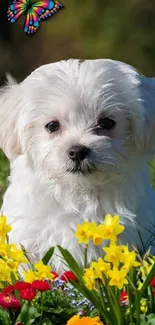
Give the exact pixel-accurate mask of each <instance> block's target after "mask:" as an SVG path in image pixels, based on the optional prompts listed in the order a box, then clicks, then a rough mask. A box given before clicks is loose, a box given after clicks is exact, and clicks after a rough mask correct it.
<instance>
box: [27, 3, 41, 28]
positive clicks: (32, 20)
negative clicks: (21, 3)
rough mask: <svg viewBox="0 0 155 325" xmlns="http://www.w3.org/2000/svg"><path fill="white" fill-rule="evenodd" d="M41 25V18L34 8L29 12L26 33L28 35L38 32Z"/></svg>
mask: <svg viewBox="0 0 155 325" xmlns="http://www.w3.org/2000/svg"><path fill="white" fill-rule="evenodd" d="M39 25H40V17H39V15H38V14H37V12H36V11H35V10H34V9H33V7H31V8H29V9H28V11H27V16H26V19H25V24H24V32H25V33H27V34H33V33H35V32H36V31H37V29H38V28H39Z"/></svg>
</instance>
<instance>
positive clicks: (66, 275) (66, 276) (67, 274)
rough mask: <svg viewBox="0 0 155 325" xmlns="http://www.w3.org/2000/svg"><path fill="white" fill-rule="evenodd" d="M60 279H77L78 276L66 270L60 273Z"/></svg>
mask: <svg viewBox="0 0 155 325" xmlns="http://www.w3.org/2000/svg"><path fill="white" fill-rule="evenodd" d="M60 280H63V281H65V282H67V281H71V280H74V281H78V278H77V277H76V275H75V274H74V273H73V272H72V271H66V272H64V273H63V274H62V275H61V277H60Z"/></svg>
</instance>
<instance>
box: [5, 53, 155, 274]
mask: <svg viewBox="0 0 155 325" xmlns="http://www.w3.org/2000/svg"><path fill="white" fill-rule="evenodd" d="M100 117H102V118H105V117H108V118H110V119H113V120H114V121H115V122H116V125H115V127H114V128H113V129H112V130H109V131H107V130H103V132H101V133H102V134H97V133H96V132H95V130H97V128H98V119H99V118H100ZM55 120H57V121H59V123H60V129H59V130H58V131H56V132H54V133H51V134H50V133H48V132H47V130H46V128H45V125H46V124H47V123H49V122H50V121H55ZM154 129H155V81H154V80H153V79H149V78H145V77H144V76H141V75H140V74H139V73H138V72H137V71H136V70H135V69H134V68H133V67H131V66H129V65H127V64H125V63H121V62H117V61H112V60H102V59H100V60H85V61H84V62H81V61H80V60H74V59H70V60H68V61H61V62H56V63H52V64H48V65H44V66H42V67H40V68H38V69H37V70H35V71H34V72H33V73H32V74H31V75H30V76H29V77H28V78H26V79H25V80H24V81H23V82H21V83H20V84H16V82H15V81H14V80H12V79H11V78H9V81H8V84H7V86H5V87H4V88H3V89H2V90H1V94H0V146H1V148H2V149H3V150H4V152H5V154H6V155H7V157H8V158H9V159H10V161H11V176H10V178H9V187H8V189H7V191H6V193H5V195H4V203H3V207H2V211H3V214H5V215H7V217H8V222H9V223H10V224H11V225H12V226H13V230H12V232H11V233H10V240H11V242H14V243H15V242H16V243H22V244H23V245H24V246H25V247H26V249H27V250H28V252H31V253H32V255H33V258H34V260H36V259H38V258H39V257H40V256H42V255H43V254H44V253H45V252H46V250H47V249H48V248H49V247H50V246H55V245H57V244H59V245H62V246H63V247H65V248H68V249H69V250H70V251H71V253H73V255H74V256H75V258H76V259H77V260H79V262H81V261H82V260H83V256H82V254H81V249H80V246H79V245H78V244H77V240H76V239H75V238H74V236H73V233H74V231H75V228H76V224H77V223H82V222H83V221H84V220H91V221H95V222H100V221H101V222H102V221H103V220H104V216H105V214H106V213H111V214H112V215H114V214H118V215H120V217H121V222H122V223H123V224H125V226H126V233H125V237H124V240H125V241H126V242H129V244H135V245H137V246H138V247H141V242H140V239H139V235H138V231H139V230H140V231H141V234H142V237H143V241H144V242H145V241H146V239H147V237H149V232H148V231H146V230H145V228H148V229H151V228H152V222H154V221H155V194H154V192H153V190H152V189H151V187H150V179H149V167H148V162H149V161H151V159H152V154H153V153H154V142H155V139H154ZM74 145H85V146H86V147H88V148H89V149H90V151H89V155H88V157H87V159H85V161H83V162H81V170H82V171H84V172H86V171H87V170H88V169H89V168H90V169H91V167H93V168H92V170H93V172H92V173H84V174H82V173H73V172H72V170H73V169H74V167H75V163H74V162H73V161H72V160H71V159H70V158H69V156H68V151H69V150H70V148H71V147H72V146H74ZM89 256H90V259H91V257H94V256H95V252H94V251H93V250H92V249H91V250H90V251H89ZM53 263H54V265H55V267H56V269H57V270H60V268H61V267H62V265H61V264H60V260H59V259H58V257H55V259H54V261H53Z"/></svg>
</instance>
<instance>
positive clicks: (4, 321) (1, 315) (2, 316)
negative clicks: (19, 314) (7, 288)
mask: <svg viewBox="0 0 155 325" xmlns="http://www.w3.org/2000/svg"><path fill="white" fill-rule="evenodd" d="M0 324H1V325H11V324H12V322H11V319H10V315H9V313H8V312H7V311H6V310H5V309H2V308H0Z"/></svg>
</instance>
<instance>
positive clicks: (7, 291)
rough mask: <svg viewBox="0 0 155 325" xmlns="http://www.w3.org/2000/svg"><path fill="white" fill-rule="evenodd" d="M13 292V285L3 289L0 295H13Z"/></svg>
mask: <svg viewBox="0 0 155 325" xmlns="http://www.w3.org/2000/svg"><path fill="white" fill-rule="evenodd" d="M14 290H15V288H14V286H13V285H10V286H8V287H6V288H4V289H3V291H2V293H5V294H6V293H13V292H14Z"/></svg>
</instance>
